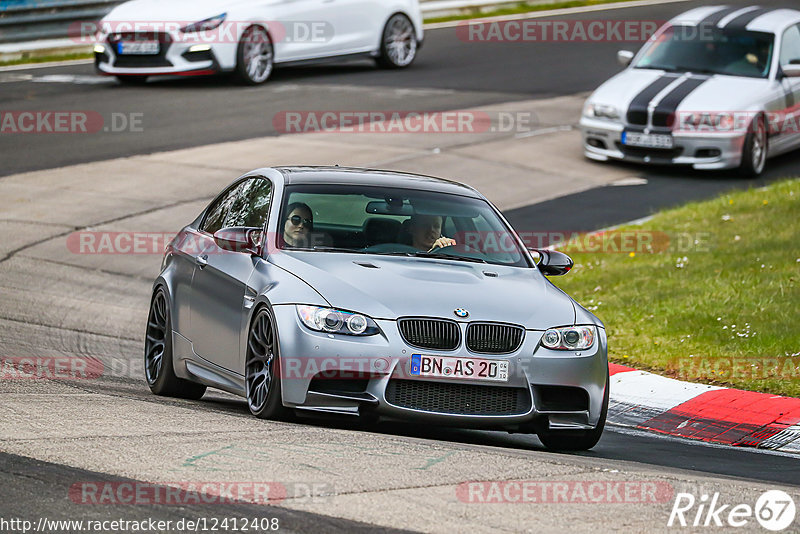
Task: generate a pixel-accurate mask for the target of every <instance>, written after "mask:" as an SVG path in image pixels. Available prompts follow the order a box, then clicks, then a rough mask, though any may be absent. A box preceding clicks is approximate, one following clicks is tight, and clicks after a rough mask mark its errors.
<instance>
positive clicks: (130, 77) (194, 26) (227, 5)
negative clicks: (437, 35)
mask: <svg viewBox="0 0 800 534" xmlns="http://www.w3.org/2000/svg"><path fill="white" fill-rule="evenodd" d="M422 38H423V32H422V16H421V14H420V10H419V3H418V0H269V1H264V0H243V1H242V0H170V1H161V0H132V1H130V2H125V3H124V4H121V5H119V6H118V7H116V8H115V9H114V10H112V11H111V12H110V13H109V14H108V15H107V16H106V17H104V18H103V19H102V20H101V21H100V23H99V28H98V31H97V33H96V36H95V39H96V41H95V46H94V52H95V67H96V69H97V71H98V72H99V73H100V74H105V75H113V76H117V77H118V78H119V79H120V81H122V82H124V83H143V82H144V81H146V80H147V77H148V76H156V75H176V74H177V75H204V74H214V73H218V72H233V73H235V74H236V75H237V76H238V77H239V78H240V79H241V80H242V81H243V82H245V83H248V84H259V83H263V82H265V81H266V80H267V78H269V75H270V73H271V72H272V70H273V67H275V66H278V65H286V64H290V63H300V62H310V61H320V60H323V61H324V60H336V59H342V58H343V57H344V58H351V57H360V56H366V57H372V58H374V59H375V60H376V61H377V62H378V63H379V64H380V65H381V66H384V67H387V68H402V67H407V66H408V65H410V64H411V62H412V61H414V58H415V57H416V54H417V50H418V48H419V47H420V45H421V44H422Z"/></svg>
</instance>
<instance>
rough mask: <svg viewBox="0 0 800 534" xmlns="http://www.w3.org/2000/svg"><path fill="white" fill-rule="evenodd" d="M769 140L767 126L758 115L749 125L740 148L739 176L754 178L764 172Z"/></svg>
mask: <svg viewBox="0 0 800 534" xmlns="http://www.w3.org/2000/svg"><path fill="white" fill-rule="evenodd" d="M768 148H769V139H768V137H767V125H766V121H765V119H764V116H763V115H758V116H757V117H756V118H755V119H753V122H752V124H751V125H750V131H749V132H748V133H747V137H745V140H744V146H743V147H742V163H741V165H740V166H739V174H741V175H742V176H745V177H750V178H753V177H756V176H759V175H760V174H761V173H762V172H764V167H766V164H767V149H768Z"/></svg>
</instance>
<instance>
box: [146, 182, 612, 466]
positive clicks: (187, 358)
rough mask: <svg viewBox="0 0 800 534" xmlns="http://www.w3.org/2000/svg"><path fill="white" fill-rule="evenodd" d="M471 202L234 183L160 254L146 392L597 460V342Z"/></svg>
mask: <svg viewBox="0 0 800 534" xmlns="http://www.w3.org/2000/svg"><path fill="white" fill-rule="evenodd" d="M571 267H572V260H571V259H570V258H569V257H567V256H566V255H564V254H562V253H559V252H556V251H551V250H538V251H536V250H528V249H526V247H525V244H524V243H523V241H521V239H520V238H519V236H518V234H517V233H515V232H514V230H513V229H512V228H511V227H510V226H509V224H508V222H507V221H506V220H505V219H504V218H503V216H502V215H501V213H500V212H499V211H498V210H497V208H495V207H494V206H493V205H492V204H491V203H489V201H487V200H486V199H485V198H484V197H483V196H482V195H481V194H480V193H478V192H477V191H475V190H474V189H472V188H470V187H468V186H466V185H462V184H459V183H457V182H452V181H448V180H443V179H439V178H432V177H429V176H420V175H413V174H401V173H396V172H388V171H375V170H364V169H346V168H339V167H291V168H289V167H281V168H263V169H258V170H255V171H252V172H250V173H247V174H245V175H244V176H242V177H240V178H239V179H237V180H236V181H235V182H234V183H233V184H231V185H230V186H229V187H228V188H227V189H225V190H224V191H223V192H222V193H221V194H220V195H219V196H218V197H217V198H215V199H214V200H213V201H212V202H211V203H210V204H209V205H208V207H207V208H206V209H205V210H204V211H203V212H202V213H201V214H200V215H199V216H198V217H197V219H195V220H194V221H192V222H191V223H190V224H189V225H188V226H186V227H185V228H183V229H182V230H181V231H180V232H179V233H178V234H177V236H176V237H175V239H174V240H173V241H172V242H171V243H170V244H169V246H168V247H167V251H166V254H165V256H164V260H163V265H162V270H161V273H160V274H159V276H158V278H157V279H156V281H155V284H154V287H153V296H152V302H151V306H150V313H149V318H148V324H147V333H146V342H145V374H146V379H147V382H148V385H149V386H150V389H151V390H152V391H153V393H155V394H157V395H169V396H176V397H183V398H190V399H199V398H200V397H201V396H202V395H203V394H204V392H205V390H206V387H214V388H219V389H222V390H225V391H228V392H231V393H234V394H237V395H241V396H243V397H245V398H246V399H247V404H248V406H249V408H250V411H251V412H252V413H253V414H254V415H255V416H257V417H260V418H275V419H280V418H286V417H290V416H293V415H295V414H296V413H298V412H300V411H306V412H317V413H329V414H342V415H349V416H357V417H361V418H363V419H366V420H368V421H376V420H379V419H386V420H403V421H419V422H423V423H429V424H430V423H433V424H445V425H455V426H460V427H472V428H484V429H497V430H507V431H509V432H528V433H536V434H538V435H539V438H540V440H541V441H542V442H543V443H544V444H545V445H546V446H547V447H549V448H552V449H561V450H569V449H572V450H582V449H588V448H591V447H593V446H594V445H595V444H596V443H597V441H598V440H599V439H600V436H601V434H602V431H603V426H604V424H605V418H606V412H607V407H608V394H609V392H608V387H609V386H608V384H609V381H608V362H607V345H606V334H605V328H604V326H603V324H602V323H601V322H600V320H599V319H598V318H597V317H595V316H594V315H593V314H591V313H590V312H588V311H587V310H586V309H584V308H583V307H581V306H580V305H579V304H578V303H576V302H575V301H574V300H572V299H571V298H570V297H569V296H567V295H566V294H565V293H564V292H562V291H561V290H559V289H558V288H557V287H556V286H554V285H553V284H552V283H550V281H549V280H548V279H547V278H546V277H545V276H546V275H561V274H565V273H567V272H568V271H569V270H570V268H571Z"/></svg>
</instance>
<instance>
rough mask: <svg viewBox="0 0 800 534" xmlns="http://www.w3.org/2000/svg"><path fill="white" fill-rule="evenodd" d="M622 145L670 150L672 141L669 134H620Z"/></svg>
mask: <svg viewBox="0 0 800 534" xmlns="http://www.w3.org/2000/svg"><path fill="white" fill-rule="evenodd" d="M622 144H623V145H627V146H640V147H644V148H667V149H669V148H672V147H673V139H672V136H671V135H669V134H645V133H638V132H622Z"/></svg>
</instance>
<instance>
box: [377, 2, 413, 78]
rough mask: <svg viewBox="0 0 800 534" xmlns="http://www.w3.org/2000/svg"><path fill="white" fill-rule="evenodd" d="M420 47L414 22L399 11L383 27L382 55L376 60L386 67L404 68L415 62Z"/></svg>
mask: <svg viewBox="0 0 800 534" xmlns="http://www.w3.org/2000/svg"><path fill="white" fill-rule="evenodd" d="M418 47H419V43H418V42H417V32H416V30H415V29H414V24H413V23H412V22H411V20H410V19H409V18H408V17H407V16H405V15H403V14H402V13H397V14H395V15H392V16H391V17H390V18H389V20H388V21H387V22H386V26H384V28H383V33H382V34H381V47H380V54H381V55H380V56H378V57H377V58H376V61H377V63H378V65H379V66H381V67H383V68H386V69H403V68H405V67H408V66H409V65H411V63H413V62H414V58H416V57H417V48H418Z"/></svg>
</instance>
